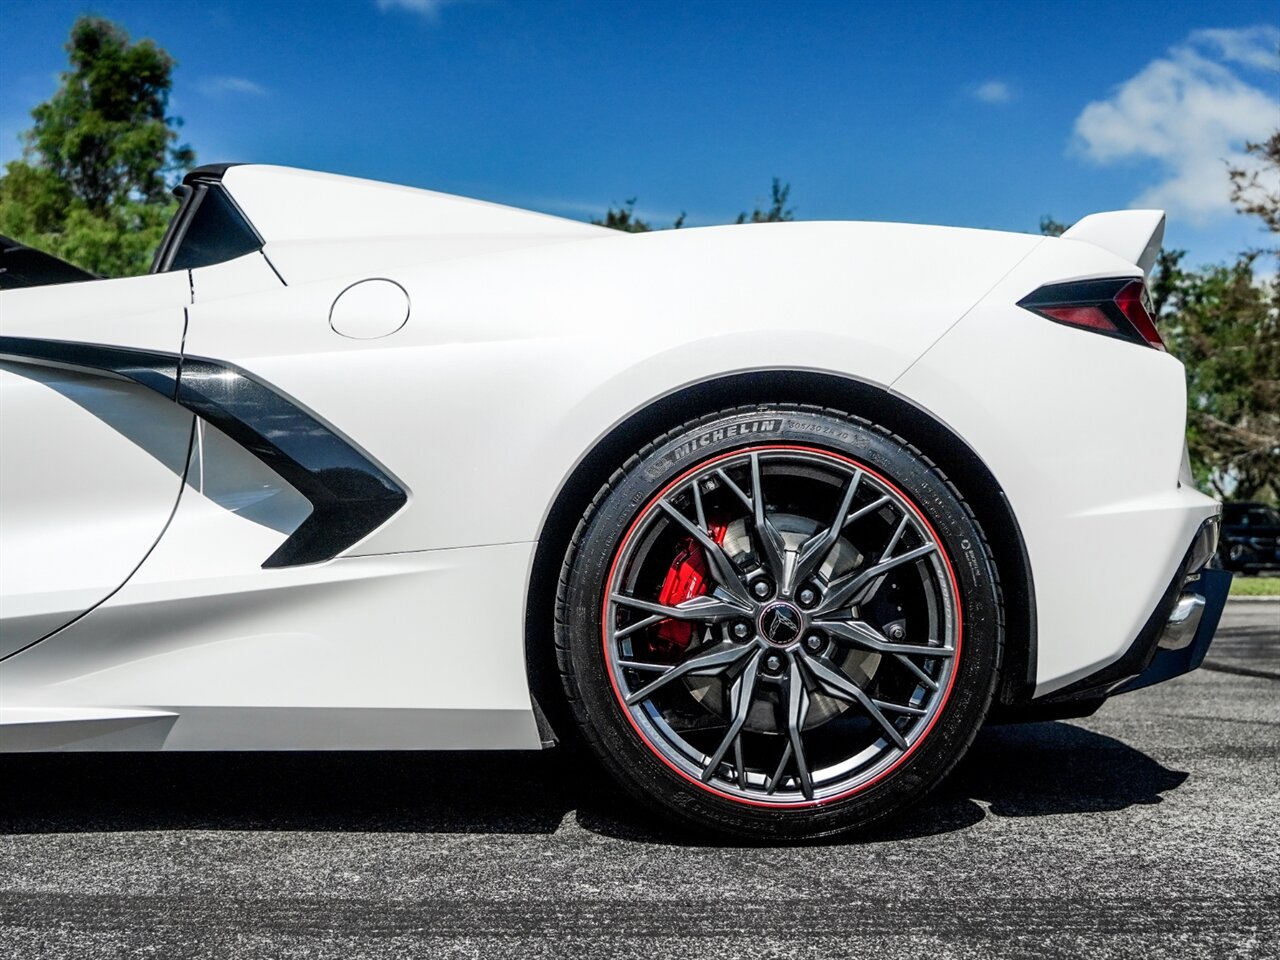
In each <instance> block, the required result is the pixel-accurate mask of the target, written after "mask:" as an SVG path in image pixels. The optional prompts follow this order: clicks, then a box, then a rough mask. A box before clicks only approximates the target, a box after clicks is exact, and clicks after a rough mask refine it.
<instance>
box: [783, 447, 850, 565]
mask: <svg viewBox="0 0 1280 960" xmlns="http://www.w3.org/2000/svg"><path fill="white" fill-rule="evenodd" d="M861 481H862V471H861V470H860V469H859V470H854V472H853V476H852V477H850V478H849V482H848V483H846V484H845V487H844V496H842V497H841V498H840V507H839V509H838V510H836V515H835V517H834V518H833V519H832V521H831V524H830V525H829V526H828V527H827V529H825V530H823V531H822V532H821V533H815V534H814V535H813V536H812V537H810V538H809V539H808V540H806V541H805V543H804V545H803V546H802V547H801V548H800V555H799V556H798V557H797V558H796V565H795V569H794V570H793V571H792V575H791V576H792V583H797V584H798V583H804V582H805V581H806V580H808V579H809V578H810V577H811V576H813V572H814V571H815V570H817V569H818V568H819V567H821V566H822V565H823V563H825V562H826V559H827V557H828V556H830V554H831V548H832V547H834V546H835V545H836V542H837V541H838V540H839V539H840V534H841V533H842V532H843V531H844V527H845V524H846V523H848V519H847V518H848V515H849V505H850V504H852V503H853V497H854V495H855V494H856V493H857V492H858V484H859V483H860V482H861ZM788 586H791V584H788Z"/></svg>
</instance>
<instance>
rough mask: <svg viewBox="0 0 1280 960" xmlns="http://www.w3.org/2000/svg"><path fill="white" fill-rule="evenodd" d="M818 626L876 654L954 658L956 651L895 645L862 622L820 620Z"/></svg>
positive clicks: (913, 644) (903, 644)
mask: <svg viewBox="0 0 1280 960" xmlns="http://www.w3.org/2000/svg"><path fill="white" fill-rule="evenodd" d="M816 623H817V625H818V626H820V627H821V628H822V629H823V630H825V631H827V632H828V633H830V634H831V635H832V636H836V637H839V638H840V639H842V640H847V641H849V642H850V643H852V644H856V645H857V646H859V647H863V648H865V649H867V650H874V651H875V652H876V653H891V654H895V655H902V654H908V653H909V654H914V655H916V656H923V657H941V658H946V657H952V656H955V650H953V649H952V648H951V647H933V646H929V645H928V644H920V643H894V642H893V641H892V640H890V639H889V638H888V637H886V636H885V635H884V634H883V633H881V632H880V631H879V630H877V629H876V628H875V627H873V626H871V624H869V623H864V622H863V621H861V620H818V621H816Z"/></svg>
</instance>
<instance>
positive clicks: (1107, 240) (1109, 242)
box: [1062, 210, 1164, 278]
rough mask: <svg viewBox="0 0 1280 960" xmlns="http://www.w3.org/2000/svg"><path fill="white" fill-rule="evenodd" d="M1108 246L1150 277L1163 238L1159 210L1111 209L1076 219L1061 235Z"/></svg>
mask: <svg viewBox="0 0 1280 960" xmlns="http://www.w3.org/2000/svg"><path fill="white" fill-rule="evenodd" d="M1062 238H1063V239H1064V240H1083V241H1084V242H1085V243H1092V244H1093V245H1094V246H1095V247H1101V248H1102V249H1103V250H1109V251H1110V252H1111V253H1114V254H1115V255H1116V256H1118V257H1119V258H1120V259H1122V260H1126V261H1128V262H1129V263H1132V264H1134V265H1135V266H1137V267H1139V268H1140V269H1141V270H1142V272H1143V273H1144V274H1145V275H1146V276H1147V277H1148V278H1150V276H1151V268H1152V267H1153V266H1155V262H1156V256H1157V255H1158V254H1159V253H1160V244H1161V243H1162V242H1164V211H1163V210H1113V211H1111V212H1110V213H1095V214H1092V215H1090V216H1087V217H1085V218H1084V219H1082V220H1080V221H1079V222H1078V223H1077V224H1076V225H1075V226H1073V227H1072V228H1071V229H1070V230H1068V231H1067V232H1066V233H1064V234H1063V235H1062Z"/></svg>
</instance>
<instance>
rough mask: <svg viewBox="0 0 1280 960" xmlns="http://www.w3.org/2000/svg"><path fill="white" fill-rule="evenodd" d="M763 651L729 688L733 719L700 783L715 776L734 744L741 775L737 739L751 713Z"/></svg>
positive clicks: (708, 762)
mask: <svg viewBox="0 0 1280 960" xmlns="http://www.w3.org/2000/svg"><path fill="white" fill-rule="evenodd" d="M763 653H764V651H757V652H756V655H755V656H754V657H752V658H751V660H750V661H749V662H748V663H747V668H746V669H745V670H743V671H742V674H741V676H739V677H738V679H737V680H735V681H733V685H732V686H731V687H730V688H729V700H730V702H731V703H732V708H733V719H732V720H731V721H730V723H729V729H728V730H727V731H726V732H725V735H724V738H723V739H722V740H721V741H720V746H718V747H717V748H716V752H715V753H713V754H712V755H711V757H710V759H709V760H707V764H706V766H705V767H703V769H702V782H703V783H707V782H709V781H710V780H711V778H712V777H713V776H715V773H716V770H718V769H719V768H720V761H722V760H723V759H724V755H725V754H726V753H728V752H729V748H730V747H731V746H733V745H734V744H735V743H736V744H737V745H738V751H737V756H736V757H735V759H737V760H738V770H739V773H741V770H742V764H741V754H742V744H741V741H740V739H739V737H740V735H741V733H742V725H743V724H745V723H746V722H747V715H748V714H749V713H750V712H751V701H752V699H754V697H755V694H756V678H757V677H758V676H759V675H760V657H761V656H763ZM738 785H739V786H743V783H742V781H741V780H740V781H739V782H738Z"/></svg>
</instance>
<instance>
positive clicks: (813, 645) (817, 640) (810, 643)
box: [804, 633, 822, 653]
mask: <svg viewBox="0 0 1280 960" xmlns="http://www.w3.org/2000/svg"><path fill="white" fill-rule="evenodd" d="M804 645H805V646H806V647H808V648H809V649H810V650H813V651H814V652H815V653H816V652H817V651H819V650H821V649H822V634H820V633H811V634H809V636H807V637H805V638H804Z"/></svg>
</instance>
